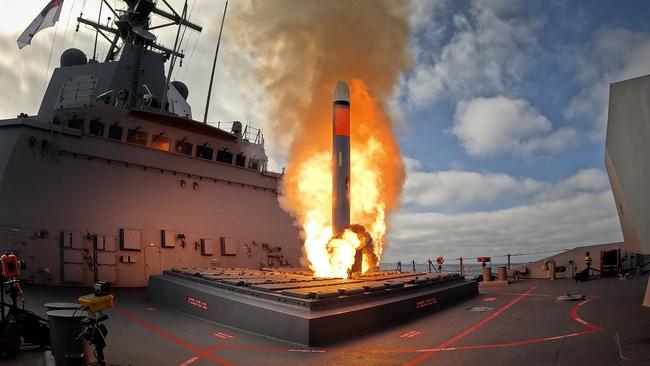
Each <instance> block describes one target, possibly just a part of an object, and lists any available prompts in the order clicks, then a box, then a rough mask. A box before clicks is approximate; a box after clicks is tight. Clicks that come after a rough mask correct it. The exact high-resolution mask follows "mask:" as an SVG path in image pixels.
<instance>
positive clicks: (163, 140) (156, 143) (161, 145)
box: [151, 135, 171, 151]
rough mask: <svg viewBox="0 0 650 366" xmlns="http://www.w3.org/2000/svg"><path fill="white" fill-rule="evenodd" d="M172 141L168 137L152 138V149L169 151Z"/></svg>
mask: <svg viewBox="0 0 650 366" xmlns="http://www.w3.org/2000/svg"><path fill="white" fill-rule="evenodd" d="M170 145H171V140H170V139H169V137H167V136H163V135H156V136H152V137H151V147H153V148H154V149H156V150H162V151H169V146H170Z"/></svg>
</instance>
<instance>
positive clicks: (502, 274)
mask: <svg viewBox="0 0 650 366" xmlns="http://www.w3.org/2000/svg"><path fill="white" fill-rule="evenodd" d="M497 279H498V280H499V281H507V280H508V272H507V270H506V266H499V275H498V276H497Z"/></svg>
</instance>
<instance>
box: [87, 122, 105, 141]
mask: <svg viewBox="0 0 650 366" xmlns="http://www.w3.org/2000/svg"><path fill="white" fill-rule="evenodd" d="M88 133H89V134H91V135H93V136H100V137H101V136H104V122H100V121H98V120H96V119H95V120H92V121H90V124H88Z"/></svg>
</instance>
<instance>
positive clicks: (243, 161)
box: [235, 154, 246, 167]
mask: <svg viewBox="0 0 650 366" xmlns="http://www.w3.org/2000/svg"><path fill="white" fill-rule="evenodd" d="M235 164H236V165H238V166H243V167H245V166H246V155H244V154H237V159H236V160H235Z"/></svg>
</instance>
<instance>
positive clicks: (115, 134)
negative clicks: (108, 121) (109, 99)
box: [108, 125, 124, 141]
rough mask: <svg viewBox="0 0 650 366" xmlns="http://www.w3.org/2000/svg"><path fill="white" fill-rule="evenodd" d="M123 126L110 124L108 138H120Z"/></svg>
mask: <svg viewBox="0 0 650 366" xmlns="http://www.w3.org/2000/svg"><path fill="white" fill-rule="evenodd" d="M123 132H124V128H123V127H121V126H118V125H112V126H111V127H109V129H108V138H109V139H113V140H120V141H121V140H122V133H123Z"/></svg>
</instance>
